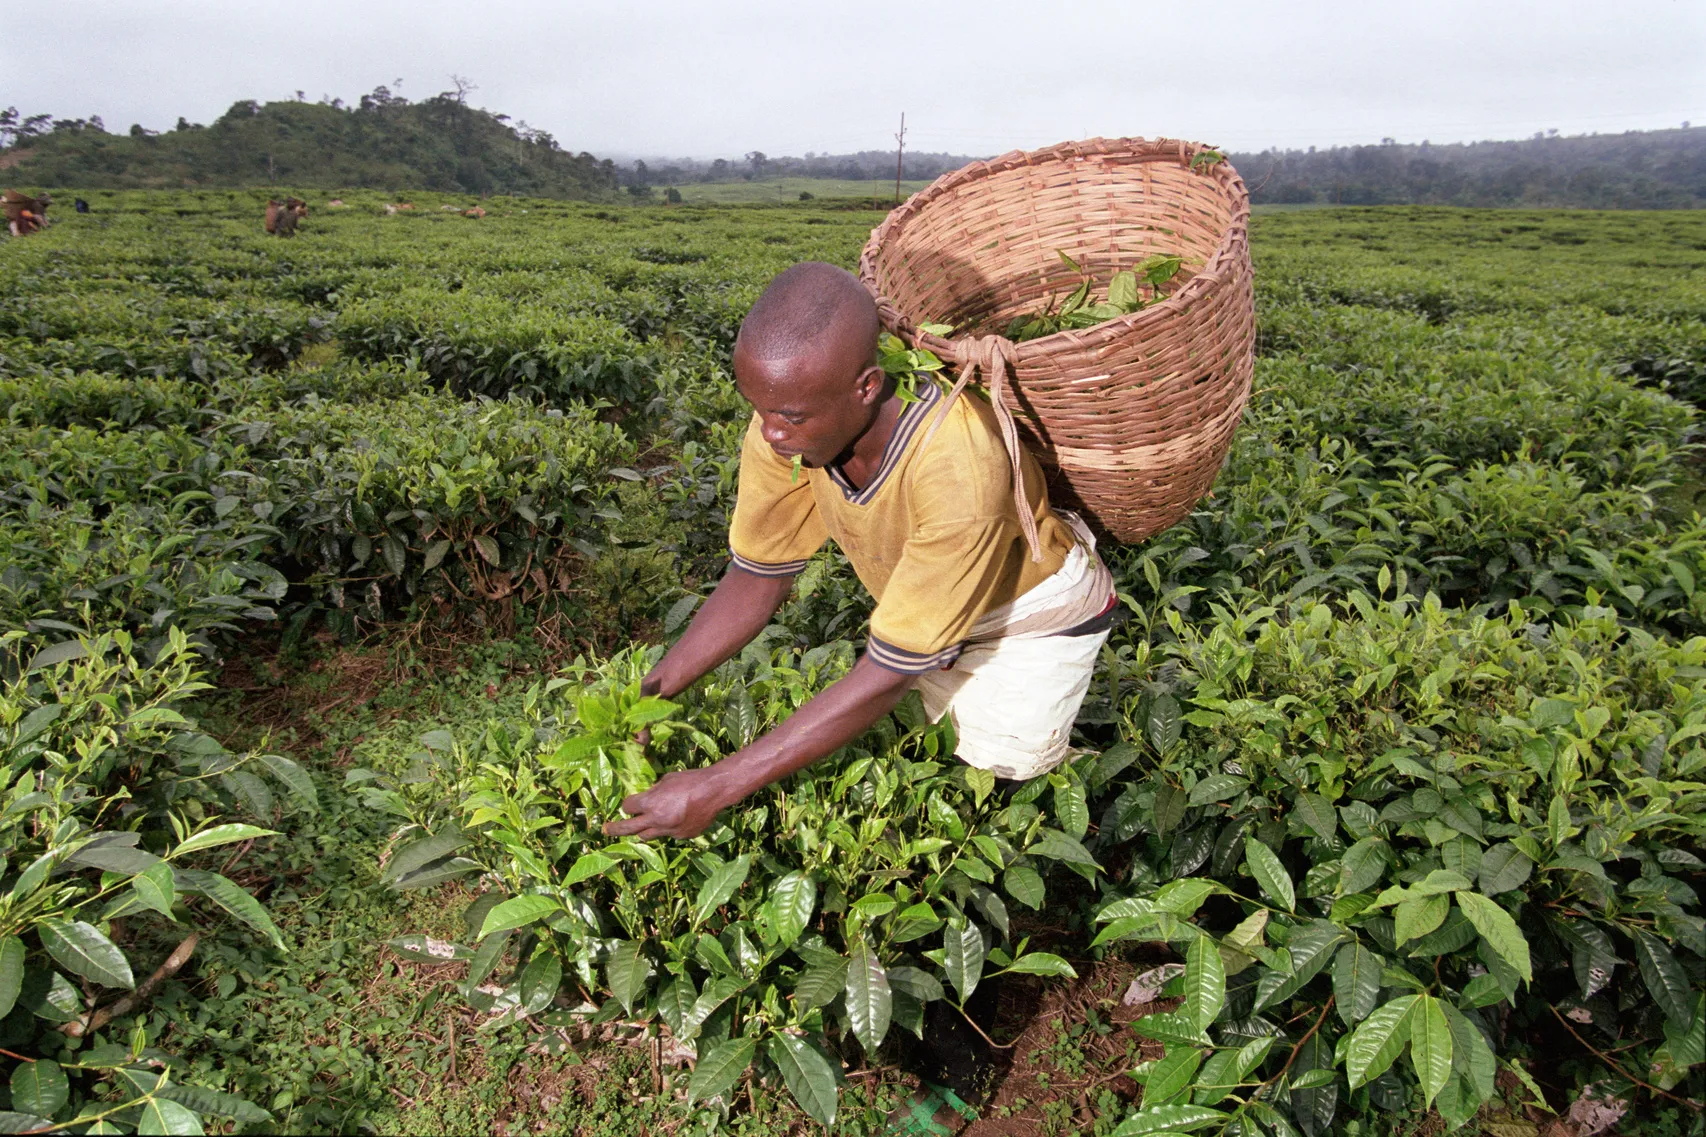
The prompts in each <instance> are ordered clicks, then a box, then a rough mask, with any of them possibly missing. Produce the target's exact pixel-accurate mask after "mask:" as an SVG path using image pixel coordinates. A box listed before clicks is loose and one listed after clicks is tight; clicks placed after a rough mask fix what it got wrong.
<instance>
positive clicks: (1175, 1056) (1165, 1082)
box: [1143, 1046, 1202, 1109]
mask: <svg viewBox="0 0 1706 1137" xmlns="http://www.w3.org/2000/svg"><path fill="white" fill-rule="evenodd" d="M1201 1065H1202V1051H1200V1050H1198V1049H1196V1048H1195V1047H1192V1046H1178V1047H1173V1048H1171V1049H1169V1050H1168V1051H1167V1054H1166V1056H1165V1057H1163V1058H1162V1059H1161V1060H1160V1061H1159V1062H1157V1063H1155V1065H1154V1066H1153V1067H1151V1068H1150V1070H1149V1073H1148V1075H1147V1076H1146V1077H1145V1079H1144V1083H1143V1104H1144V1107H1145V1108H1146V1109H1154V1108H1155V1107H1156V1106H1159V1105H1165V1104H1167V1103H1168V1102H1169V1101H1171V1100H1173V1099H1174V1098H1176V1097H1178V1096H1179V1095H1180V1094H1182V1093H1184V1092H1185V1090H1187V1089H1189V1088H1190V1085H1191V1080H1192V1079H1193V1078H1195V1077H1196V1073H1197V1067H1199V1066H1201Z"/></svg>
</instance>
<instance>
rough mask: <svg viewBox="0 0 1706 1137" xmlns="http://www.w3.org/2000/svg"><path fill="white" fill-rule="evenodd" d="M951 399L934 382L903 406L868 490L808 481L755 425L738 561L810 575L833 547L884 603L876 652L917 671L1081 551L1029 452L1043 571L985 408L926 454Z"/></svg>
mask: <svg viewBox="0 0 1706 1137" xmlns="http://www.w3.org/2000/svg"><path fill="white" fill-rule="evenodd" d="M943 398H944V396H943V394H942V392H941V391H940V390H939V389H937V388H936V386H935V385H934V384H929V385H926V389H925V391H924V392H923V394H922V396H921V398H920V400H919V401H918V402H916V403H910V404H908V405H907V406H906V407H905V409H904V410H902V412H901V415H900V420H899V421H898V422H897V423H896V425H895V430H894V436H893V437H892V438H891V439H890V440H889V444H888V448H887V449H886V450H885V451H884V452H883V459H882V463H881V465H880V466H878V468H877V472H876V473H875V474H874V475H873V476H872V478H871V480H870V483H869V484H868V485H865V486H862V487H855V486H854V485H853V484H852V483H851V482H850V481H848V480H847V478H846V476H845V475H844V474H843V473H842V472H841V471H840V470H839V469H836V468H831V469H824V470H813V469H803V470H801V471H800V477H799V479H798V481H797V482H796V481H795V480H794V470H793V464H792V463H791V462H790V461H787V460H785V459H783V458H781V457H779V456H778V455H777V454H776V452H775V451H774V450H772V449H770V445H769V444H768V443H767V442H765V441H764V438H763V435H762V434H761V432H760V427H759V418H758V416H757V415H756V414H755V415H753V417H752V424H751V426H749V427H748V428H747V432H746V439H745V441H744V442H743V443H742V446H741V456H740V490H739V493H738V495H737V497H736V499H735V511H734V518H733V521H732V522H731V523H730V526H729V549H730V551H731V552H732V553H733V555H734V563H735V564H736V565H738V566H740V567H741V568H743V569H746V570H747V571H748V572H754V573H758V574H760V575H762V576H792V575H794V574H796V573H799V572H801V571H802V570H803V569H804V568H805V567H806V561H807V560H808V559H809V558H810V557H811V555H812V554H813V553H815V552H817V550H818V549H820V548H821V547H822V546H823V542H824V539H825V538H826V537H833V538H834V539H835V543H836V544H837V545H840V546H841V549H842V551H843V552H844V553H846V554H847V559H848V560H849V561H851V562H852V563H853V571H854V572H856V573H858V574H859V580H860V581H861V583H863V584H864V586H865V587H866V588H867V589H869V590H870V593H871V595H872V597H873V598H875V599H876V602H877V607H876V611H875V612H873V613H872V614H871V629H870V638H869V641H868V643H867V645H866V651H867V654H868V655H869V656H870V657H871V660H872V662H874V663H877V664H879V665H880V666H882V667H886V668H888V669H889V670H891V671H900V672H905V673H908V674H919V673H923V672H927V671H933V670H936V669H937V668H942V667H948V666H951V665H952V664H953V662H954V660H955V658H957V657H958V655H959V653H960V647H961V644H962V643H963V642H964V640H965V638H966V633H967V631H968V630H969V629H970V628H971V626H972V625H973V624H974V623H976V622H977V620H978V618H979V617H981V616H983V615H984V613H986V612H988V611H990V610H991V609H994V608H998V607H1000V606H1001V605H1003V604H1007V603H1009V602H1011V601H1013V600H1016V599H1018V598H1019V597H1020V596H1023V595H1024V594H1025V593H1026V592H1029V591H1030V590H1031V589H1032V588H1033V587H1035V586H1036V585H1037V584H1039V583H1041V582H1042V581H1044V580H1046V579H1047V578H1048V577H1050V576H1052V575H1053V574H1054V573H1055V572H1056V570H1058V569H1059V568H1060V566H1061V564H1062V562H1063V561H1064V560H1065V558H1066V554H1067V553H1069V552H1071V551H1072V547H1073V544H1074V538H1073V536H1072V533H1071V531H1070V530H1069V529H1068V528H1067V527H1066V526H1065V524H1064V523H1062V522H1061V520H1060V519H1059V518H1057V517H1056V516H1055V515H1054V513H1053V511H1051V510H1050V509H1049V504H1048V489H1047V486H1046V485H1045V483H1044V481H1043V476H1042V470H1041V469H1040V468H1039V467H1038V465H1037V462H1036V459H1035V458H1033V457H1032V456H1031V455H1030V454H1029V453H1026V454H1025V460H1024V473H1025V497H1026V500H1027V502H1028V503H1029V504H1030V506H1031V510H1032V513H1033V515H1034V517H1035V518H1036V522H1037V534H1038V537H1039V538H1040V541H1041V545H1042V552H1043V559H1042V561H1041V563H1037V562H1034V561H1032V560H1031V557H1030V550H1029V549H1027V548H1026V546H1025V537H1024V531H1023V530H1021V529H1020V527H1019V516H1018V513H1017V511H1016V510H1015V508H1014V504H1013V473H1012V467H1011V466H1010V465H1008V461H1007V451H1006V450H1005V448H1003V446H1002V444H1001V433H1000V430H999V428H998V427H997V426H996V423H995V414H994V412H993V411H991V410H990V408H989V405H988V404H987V403H985V402H984V401H983V400H982V399H981V398H978V397H976V396H973V395H972V394H970V393H969V392H967V393H965V394H962V395H961V396H960V397H959V398H957V399H955V400H954V402H953V403H952V405H950V406H949V408H948V411H947V418H946V420H945V421H944V422H943V423H942V426H941V428H940V429H938V430H937V431H936V433H935V436H934V437H932V438H931V439H930V445H929V447H928V448H926V449H924V450H923V452H920V443H922V441H923V438H924V435H925V434H926V433H928V431H929V428H930V424H931V423H932V422H933V421H934V419H935V416H936V415H937V414H938V413H939V412H940V410H941V402H942V399H943Z"/></svg>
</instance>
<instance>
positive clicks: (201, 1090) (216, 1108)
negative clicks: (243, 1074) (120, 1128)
mask: <svg viewBox="0 0 1706 1137" xmlns="http://www.w3.org/2000/svg"><path fill="white" fill-rule="evenodd" d="M158 1093H159V1094H160V1096H161V1097H163V1098H168V1099H170V1100H171V1101H175V1102H177V1103H178V1104H179V1105H181V1106H186V1107H188V1108H189V1109H193V1110H195V1111H196V1112H197V1113H205V1114H208V1115H209V1116H212V1117H229V1118H230V1119H231V1120H233V1121H244V1122H248V1123H250V1124H252V1125H261V1124H265V1123H266V1122H268V1121H271V1120H272V1119H273V1117H272V1114H270V1113H268V1112H267V1111H266V1110H264V1109H262V1108H261V1107H260V1106H258V1105H256V1104H255V1103H254V1102H252V1101H245V1100H244V1099H243V1098H240V1097H238V1096H237V1095H236V1094H227V1093H222V1092H221V1091H219V1090H210V1089H207V1088H206V1087H205V1086H180V1085H176V1084H171V1083H168V1084H167V1085H164V1086H161V1087H159V1090H158ZM115 1132H116V1130H115Z"/></svg>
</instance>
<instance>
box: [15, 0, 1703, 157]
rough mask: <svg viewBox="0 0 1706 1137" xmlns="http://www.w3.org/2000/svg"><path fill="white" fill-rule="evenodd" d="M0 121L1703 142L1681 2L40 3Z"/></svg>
mask: <svg viewBox="0 0 1706 1137" xmlns="http://www.w3.org/2000/svg"><path fill="white" fill-rule="evenodd" d="M19 12H20V13H27V14H20V15H19V16H18V18H8V19H7V20H6V29H5V34H4V35H3V36H0V106H5V105H9V104H15V105H16V106H17V107H18V108H19V109H20V110H22V111H24V112H25V113H36V112H40V111H48V112H51V113H53V114H54V115H55V116H59V117H83V116H87V115H91V114H99V115H101V116H102V118H103V119H104V120H105V122H106V125H107V129H109V130H117V131H122V130H124V129H126V128H127V127H128V126H129V125H130V124H131V123H133V122H140V123H142V124H143V125H144V126H147V127H150V128H154V129H165V128H170V127H171V126H172V124H173V123H175V122H176V121H177V119H178V116H179V115H184V116H186V117H188V118H189V119H190V120H191V121H192V122H209V121H211V120H212V119H214V118H217V117H218V116H219V115H220V114H222V113H223V112H224V111H225V109H226V108H227V107H229V106H230V105H231V103H233V102H235V101H237V100H239V99H249V98H253V99H258V100H261V101H263V102H266V101H271V100H274V99H287V98H293V97H294V95H295V92H296V91H298V90H302V91H304V92H306V93H307V96H308V98H309V99H310V100H315V99H319V98H320V97H321V96H322V95H333V96H340V97H342V98H344V99H345V100H347V101H350V102H354V101H355V99H356V98H357V97H358V96H359V95H360V94H361V93H362V92H364V91H368V90H371V89H372V88H373V87H374V86H376V85H378V84H381V83H385V84H390V83H391V82H392V80H394V79H397V78H399V77H401V78H402V80H403V83H402V87H401V88H400V91H399V93H401V94H403V95H404V96H407V97H409V98H412V99H419V98H424V97H428V96H430V95H433V94H435V93H437V92H438V91H441V90H443V89H445V88H446V87H448V86H449V85H450V82H449V77H450V75H451V74H452V73H456V74H460V75H465V76H467V77H469V78H470V79H472V80H473V81H474V82H475V83H476V84H477V85H478V87H479V89H478V90H477V91H476V92H475V93H474V94H473V96H472V97H471V99H470V101H471V102H472V103H474V104H476V105H480V106H484V107H487V108H488V109H490V110H493V111H500V112H504V113H507V114H510V115H512V116H514V117H516V118H521V119H525V120H526V121H527V122H529V123H531V124H532V125H534V126H538V127H543V128H545V129H547V130H549V131H551V132H552V133H553V134H555V135H556V137H557V139H558V141H559V142H560V143H561V144H562V145H563V146H564V147H566V148H568V149H571V150H590V151H592V152H594V153H596V154H601V155H603V154H624V155H633V154H644V155H680V156H694V157H718V156H733V157H738V156H739V155H741V154H743V153H745V152H746V151H748V150H753V149H758V150H763V151H765V152H766V153H769V154H772V155H782V154H792V155H800V154H804V153H805V152H806V151H817V152H820V153H822V152H830V153H839V152H845V151H852V150H862V149H887V148H892V147H893V145H894V138H893V134H894V131H895V129H896V126H897V120H898V119H899V118H900V114H901V112H902V111H905V112H906V123H907V137H906V142H907V147H908V149H914V148H915V149H919V150H946V151H951V152H954V153H965V154H984V153H996V152H999V151H1002V150H1007V149H1011V148H1014V147H1025V148H1030V147H1035V146H1041V145H1047V144H1049V143H1053V142H1058V141H1061V140H1063V139H1069V138H1081V137H1086V136H1089V135H1095V134H1102V135H1110V136H1112V135H1124V134H1141V135H1150V136H1155V135H1167V136H1177V137H1184V138H1189V139H1193V140H1197V141H1204V142H1208V143H1211V144H1215V145H1219V146H1222V147H1226V148H1229V149H1236V150H1251V149H1262V148H1265V147H1268V146H1310V145H1316V146H1331V145H1335V144H1349V143H1359V142H1378V141H1379V140H1380V139H1381V138H1383V137H1393V138H1396V139H1397V140H1398V141H1400V142H1419V141H1421V140H1422V139H1424V138H1426V139H1430V140H1432V141H1434V142H1450V141H1467V140H1471V139H1482V138H1521V137H1527V136H1528V135H1531V134H1533V133H1534V132H1535V131H1539V130H1547V129H1556V130H1559V131H1561V132H1562V133H1565V134H1578V133H1588V132H1590V131H1599V132H1601V133H1605V132H1614V131H1623V130H1631V129H1650V128H1659V127H1672V126H1677V125H1679V124H1680V123H1681V122H1682V121H1683V120H1685V119H1686V120H1692V121H1693V122H1694V123H1695V124H1696V125H1701V126H1706V2H1703V0H1619V2H1617V3H1610V4H1608V3H1603V2H1586V0H1467V2H1466V0H1424V2H1419V3H1417V2H1412V3H1404V4H1396V3H1391V2H1390V0H1342V2H1340V0H1331V2H1329V0H1287V2H1285V3H1279V2H1269V3H1259V2H1255V0H1218V2H1209V3H1201V2H1195V0H1172V2H1166V3H1163V2H1157V0H1094V2H1085V3H1077V4H1072V3H1068V4H1067V5H1066V6H1064V7H1060V6H1056V5H1053V4H1049V3H1045V2H1044V0H1022V2H1012V3H1009V2H1006V0H976V2H973V0H951V2H935V3H933V2H931V0H909V2H904V3H893V2H889V0H858V2H851V3H840V4H834V3H832V4H823V3H793V4H784V3H779V2H776V0H738V2H722V3H719V2H717V0H650V2H648V3H633V2H628V3H615V2H606V0H570V2H567V3H563V2H557V3H551V2H545V0H504V2H503V3H501V4H479V3H456V4H451V3H438V2H436V0H410V2H409V3H401V4H399V3H389V2H370V0H337V2H323V0H288V2H287V3H270V4H258V3H247V2H239V0H170V2H163V0H124V2H122V3H120V2H106V3H101V2H95V0H52V2H51V3H44V4H36V5H27V6H25V7H24V8H22V9H19Z"/></svg>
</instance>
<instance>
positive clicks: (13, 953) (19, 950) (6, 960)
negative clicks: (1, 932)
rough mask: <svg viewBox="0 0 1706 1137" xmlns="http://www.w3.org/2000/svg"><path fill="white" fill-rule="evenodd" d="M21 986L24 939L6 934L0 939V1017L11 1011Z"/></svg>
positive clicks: (15, 1003) (22, 981)
mask: <svg viewBox="0 0 1706 1137" xmlns="http://www.w3.org/2000/svg"><path fill="white" fill-rule="evenodd" d="M23 986H24V941H23V940H20V939H19V938H18V937H17V936H7V937H5V938H4V939H0V1019H3V1018H5V1017H6V1016H7V1015H9V1014H11V1013H12V1008H13V1007H14V1006H16V1005H17V1002H18V992H19V991H20V990H22V989H23Z"/></svg>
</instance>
